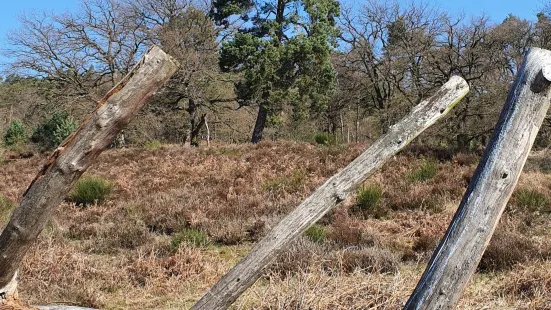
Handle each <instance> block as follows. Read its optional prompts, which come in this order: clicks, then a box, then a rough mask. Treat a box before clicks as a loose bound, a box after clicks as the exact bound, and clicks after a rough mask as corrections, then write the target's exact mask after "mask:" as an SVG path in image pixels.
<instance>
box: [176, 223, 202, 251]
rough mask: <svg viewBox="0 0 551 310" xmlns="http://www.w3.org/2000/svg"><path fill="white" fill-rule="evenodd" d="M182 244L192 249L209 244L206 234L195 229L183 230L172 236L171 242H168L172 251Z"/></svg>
mask: <svg viewBox="0 0 551 310" xmlns="http://www.w3.org/2000/svg"><path fill="white" fill-rule="evenodd" d="M182 242H185V243H186V244H188V245H190V246H194V247H202V246H207V245H209V244H210V240H209V238H208V236H207V234H206V233H205V232H204V231H201V230H198V229H195V228H184V229H182V230H181V231H180V232H179V233H177V234H175V235H174V236H172V240H171V241H170V246H171V248H172V250H174V251H176V250H178V248H179V247H180V244H182Z"/></svg>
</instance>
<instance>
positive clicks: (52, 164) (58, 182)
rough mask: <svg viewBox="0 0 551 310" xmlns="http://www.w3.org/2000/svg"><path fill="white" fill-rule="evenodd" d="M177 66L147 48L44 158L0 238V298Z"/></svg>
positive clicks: (11, 288)
mask: <svg viewBox="0 0 551 310" xmlns="http://www.w3.org/2000/svg"><path fill="white" fill-rule="evenodd" d="M177 68H178V63H177V62H176V61H175V60H174V59H172V58H171V57H170V56H168V55H167V54H165V53H164V52H163V51H162V50H161V49H160V48H158V47H155V46H154V47H152V48H150V49H149V50H148V51H147V52H146V53H145V55H144V56H143V58H142V59H141V60H140V61H139V62H138V64H137V65H136V66H135V67H134V68H133V69H132V70H131V71H130V73H129V74H128V75H127V76H126V77H125V78H124V79H123V80H122V81H121V82H119V83H118V84H117V85H116V86H115V87H114V88H113V89H111V90H110V91H109V92H108V93H107V95H106V96H105V97H104V98H103V99H102V100H101V101H100V102H99V104H98V106H97V108H96V110H95V111H94V112H92V113H91V114H90V115H89V116H88V117H87V118H86V119H85V120H84V122H83V124H82V125H81V126H80V127H79V128H78V129H77V130H76V131H75V132H74V133H73V134H72V135H71V136H70V137H69V138H67V139H66V140H65V141H64V142H63V143H62V144H61V145H60V146H59V147H58V148H57V150H56V151H55V152H54V153H53V154H52V155H51V156H50V158H49V159H48V161H47V162H46V164H45V165H44V166H43V168H42V169H41V170H40V172H39V173H38V175H37V176H36V178H35V179H34V180H33V181H32V182H31V184H30V185H29V187H28V189H27V191H26V192H25V193H24V194H23V198H22V200H21V203H20V205H19V206H18V207H17V208H16V209H15V210H14V212H13V214H12V216H11V219H10V221H9V222H8V224H7V226H6V228H5V229H4V231H2V234H1V235H0V296H3V297H6V298H7V297H9V296H13V295H14V294H16V290H15V287H16V284H17V282H16V281H17V277H16V276H15V274H16V272H17V269H18V268H19V264H20V262H21V261H22V259H23V257H24V256H25V253H26V252H27V250H28V249H29V248H30V247H31V245H32V244H33V243H34V242H35V240H36V238H37V237H38V235H39V234H40V232H41V231H42V229H43V228H44V225H45V224H46V222H47V221H48V219H49V217H50V214H51V212H52V210H53V209H54V208H55V207H57V206H58V205H59V204H60V203H61V201H62V200H63V198H64V197H65V196H66V195H67V193H68V192H69V190H70V189H71V187H72V186H73V184H74V183H75V182H76V181H77V180H78V178H79V177H80V176H81V175H82V174H83V173H84V172H85V171H86V170H87V169H88V167H90V165H91V164H92V163H93V162H94V160H95V159H96V158H97V156H98V155H99V154H100V153H101V152H102V151H103V150H104V149H105V148H106V147H107V146H109V144H111V142H112V141H113V139H114V138H115V137H116V136H117V134H118V133H119V131H120V130H121V129H122V128H124V126H126V125H127V124H128V123H129V122H130V120H131V119H132V118H133V117H134V116H135V115H136V113H137V112H138V110H139V109H140V108H141V107H142V106H143V104H144V103H145V102H146V101H147V99H148V98H149V97H151V96H152V95H153V93H154V92H155V91H156V90H157V89H158V88H159V87H161V86H162V85H163V84H164V83H165V82H166V81H167V80H168V78H170V77H171V76H172V74H174V72H175V71H176V69H177ZM1 299H2V298H0V302H1Z"/></svg>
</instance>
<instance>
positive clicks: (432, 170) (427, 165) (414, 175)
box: [406, 160, 438, 182]
mask: <svg viewBox="0 0 551 310" xmlns="http://www.w3.org/2000/svg"><path fill="white" fill-rule="evenodd" d="M436 172H438V164H437V163H436V162H435V161H432V160H426V161H423V163H422V164H421V166H419V167H418V168H417V169H415V170H413V171H411V172H409V173H408V174H407V175H406V178H407V179H408V180H409V181H412V182H423V181H427V180H430V179H432V178H434V176H435V175H436Z"/></svg>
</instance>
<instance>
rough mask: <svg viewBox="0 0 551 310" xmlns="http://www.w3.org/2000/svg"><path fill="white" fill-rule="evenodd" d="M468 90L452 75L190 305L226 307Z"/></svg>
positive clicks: (461, 80)
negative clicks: (292, 244) (303, 234)
mask: <svg viewBox="0 0 551 310" xmlns="http://www.w3.org/2000/svg"><path fill="white" fill-rule="evenodd" d="M468 91H469V87H468V85H467V83H466V82H465V81H464V80H463V79H462V78H460V77H452V78H451V79H450V81H448V82H447V83H446V84H445V85H444V86H443V87H442V88H441V89H440V90H439V91H438V92H437V93H436V94H435V95H434V96H432V97H431V98H430V99H428V100H426V101H423V102H422V103H421V104H419V105H418V106H417V107H415V108H414V109H413V111H412V112H411V114H409V115H408V116H406V117H405V118H404V119H403V120H401V121H400V122H399V123H398V124H396V125H394V126H392V127H390V129H389V132H388V134H387V135H385V136H383V137H381V138H380V139H379V140H378V141H376V142H375V143H374V144H373V145H372V146H371V147H370V148H368V149H367V150H366V151H365V152H364V153H363V154H361V155H360V156H359V157H358V158H356V159H355V160H354V161H353V162H352V163H350V164H349V165H348V166H347V167H346V168H344V170H342V171H341V172H339V173H337V174H336V175H334V176H333V177H331V178H330V179H329V180H327V182H325V183H324V184H323V185H322V186H320V187H319V188H318V189H317V190H316V191H315V192H314V193H313V194H312V195H311V196H310V197H308V198H307V199H306V200H305V201H304V202H303V203H301V204H300V205H299V206H298V207H297V208H296V209H295V210H293V211H292V212H291V213H290V214H289V215H287V216H286V217H285V218H284V219H283V220H282V221H281V222H280V223H279V224H278V225H277V226H276V227H275V228H274V229H273V230H272V231H270V232H269V233H268V235H267V236H266V237H264V238H263V239H262V240H261V241H260V242H259V243H258V244H257V245H256V246H255V247H254V248H253V249H252V251H251V252H250V253H249V254H248V255H247V256H246V257H245V258H244V259H243V260H242V261H241V262H239V263H238V264H237V265H236V266H235V267H234V268H233V269H232V270H230V271H229V272H228V273H227V274H226V275H225V276H224V277H223V278H222V279H221V280H220V281H218V283H216V285H214V287H212V288H211V289H210V290H209V291H208V292H207V293H206V294H205V295H204V296H203V297H202V298H201V299H200V300H199V301H198V302H197V304H195V305H194V306H193V307H192V309H204V310H207V309H208V310H210V309H226V308H227V307H229V306H230V305H231V304H232V303H233V302H234V301H235V300H236V299H237V298H238V297H239V296H240V295H241V294H242V293H243V292H244V291H245V290H246V289H247V288H248V287H250V286H251V285H252V284H253V283H254V282H255V281H256V280H257V279H258V278H259V277H260V275H261V273H262V270H263V268H264V267H266V266H267V265H268V264H269V263H270V262H271V261H272V260H273V259H274V258H275V257H277V255H278V254H280V253H281V252H282V251H283V250H284V249H285V248H287V247H288V246H289V245H290V244H291V242H292V241H293V240H294V239H295V238H296V237H298V236H299V235H301V234H302V233H303V232H304V231H305V230H306V229H307V228H308V227H309V226H310V225H312V224H313V223H315V222H316V221H317V220H318V219H320V218H321V217H322V216H323V215H324V214H325V213H327V212H328V211H329V210H330V209H331V208H332V207H334V206H335V205H336V204H338V203H339V202H341V201H343V200H344V199H345V198H346V197H348V195H350V193H352V192H353V191H354V189H355V188H356V187H357V186H358V185H360V184H361V183H362V182H363V181H364V180H365V179H366V178H367V177H368V176H369V175H371V174H372V173H373V172H374V171H376V170H377V169H378V168H379V167H380V166H382V165H383V163H385V162H386V161H387V160H388V159H389V158H391V157H392V156H393V155H394V154H396V153H397V152H398V151H399V150H400V149H402V148H403V147H404V146H406V145H407V144H408V142H410V141H411V140H412V139H413V138H415V137H416V136H417V135H419V134H420V133H421V132H422V131H423V130H425V129H426V128H428V127H429V126H431V125H432V124H434V123H435V122H436V121H437V120H438V119H440V118H441V117H442V116H444V115H445V114H447V113H448V111H450V110H451V108H452V107H453V105H454V104H456V103H457V102H459V101H460V100H461V98H463V96H465V95H466V94H467V93H468Z"/></svg>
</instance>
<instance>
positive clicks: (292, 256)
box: [268, 237, 330, 278]
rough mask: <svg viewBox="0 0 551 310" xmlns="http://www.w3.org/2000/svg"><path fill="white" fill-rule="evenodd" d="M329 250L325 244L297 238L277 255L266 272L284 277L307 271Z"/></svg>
mask: <svg viewBox="0 0 551 310" xmlns="http://www.w3.org/2000/svg"><path fill="white" fill-rule="evenodd" d="M329 251H330V249H329V248H328V247H327V245H326V244H321V243H315V242H312V241H311V240H310V239H309V238H304V237H302V238H299V239H297V240H295V241H294V242H293V243H292V245H291V246H290V247H289V248H288V249H287V250H285V251H284V252H283V253H281V254H280V255H279V256H278V258H277V260H276V261H275V263H274V264H273V265H272V266H271V267H269V269H268V270H269V273H268V274H270V273H271V274H275V275H277V276H279V277H281V278H285V277H287V276H290V275H295V274H299V273H307V272H309V270H310V269H311V267H313V266H314V265H315V263H316V262H318V261H320V260H322V259H323V256H324V255H326V254H327V253H328V252H329Z"/></svg>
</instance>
